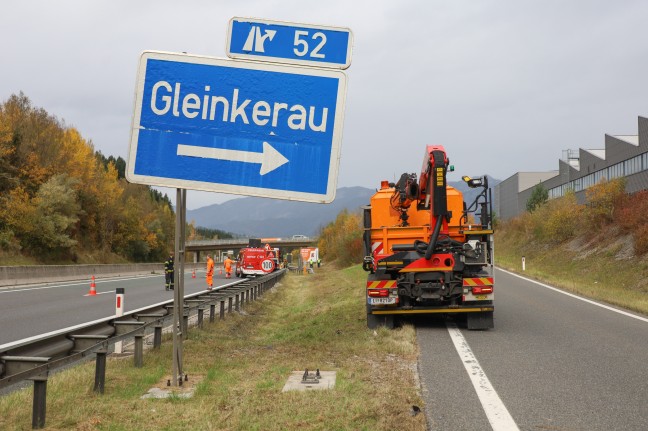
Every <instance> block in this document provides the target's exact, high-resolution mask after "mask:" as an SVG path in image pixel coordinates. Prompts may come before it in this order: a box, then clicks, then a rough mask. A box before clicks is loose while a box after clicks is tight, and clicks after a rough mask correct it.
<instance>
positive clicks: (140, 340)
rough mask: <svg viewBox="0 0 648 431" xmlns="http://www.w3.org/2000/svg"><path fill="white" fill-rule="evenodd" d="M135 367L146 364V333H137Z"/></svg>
mask: <svg viewBox="0 0 648 431" xmlns="http://www.w3.org/2000/svg"><path fill="white" fill-rule="evenodd" d="M133 356H134V360H135V368H142V367H143V366H144V334H137V335H135V354H134V355H133Z"/></svg>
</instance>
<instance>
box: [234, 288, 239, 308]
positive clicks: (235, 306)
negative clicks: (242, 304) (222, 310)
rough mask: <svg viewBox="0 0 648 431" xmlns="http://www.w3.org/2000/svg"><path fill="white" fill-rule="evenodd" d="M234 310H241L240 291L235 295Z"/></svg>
mask: <svg viewBox="0 0 648 431" xmlns="http://www.w3.org/2000/svg"><path fill="white" fill-rule="evenodd" d="M234 310H236V312H237V313H238V312H239V311H240V308H239V294H238V293H237V294H236V295H234Z"/></svg>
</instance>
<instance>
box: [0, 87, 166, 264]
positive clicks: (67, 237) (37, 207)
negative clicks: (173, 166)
mask: <svg viewBox="0 0 648 431" xmlns="http://www.w3.org/2000/svg"><path fill="white" fill-rule="evenodd" d="M124 169H125V161H124V160H123V159H121V158H117V159H115V158H114V157H112V156H111V157H109V158H106V157H104V156H103V155H102V154H101V153H98V152H95V150H94V148H93V146H92V143H91V142H89V141H87V140H86V139H84V138H83V137H82V136H81V134H80V133H79V132H78V131H77V130H76V129H74V128H72V127H68V126H66V125H65V124H63V123H62V122H61V121H59V120H58V119H57V118H56V117H54V116H52V115H49V114H48V113H47V112H46V111H45V110H43V109H40V108H35V107H33V106H32V105H31V102H30V100H29V99H28V98H27V97H26V96H25V95H23V94H22V93H21V94H19V95H13V96H11V97H10V98H9V99H8V100H7V101H5V102H4V103H3V104H1V105H0V250H1V251H2V252H3V253H5V254H7V253H9V254H12V253H24V254H26V255H29V256H32V257H34V258H36V259H37V260H39V259H40V260H45V261H77V260H78V259H79V257H80V256H95V258H94V260H101V259H102V258H101V256H104V257H105V256H109V255H116V256H120V257H121V258H122V259H126V260H133V261H160V260H162V259H163V258H164V256H166V253H167V252H168V250H169V249H170V248H171V247H172V244H173V239H174V235H173V231H174V218H175V217H174V214H173V210H172V208H171V205H170V202H169V200H168V198H167V197H166V196H164V197H162V196H161V195H160V194H159V192H156V191H154V190H151V189H150V188H149V187H147V186H141V185H134V184H129V183H127V182H126V180H125V179H124V176H123V173H124ZM92 259H93V258H90V260H92Z"/></svg>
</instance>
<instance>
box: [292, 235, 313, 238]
mask: <svg viewBox="0 0 648 431" xmlns="http://www.w3.org/2000/svg"><path fill="white" fill-rule="evenodd" d="M292 239H309V238H308V237H307V236H306V235H293V236H292Z"/></svg>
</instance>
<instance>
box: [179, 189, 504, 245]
mask: <svg viewBox="0 0 648 431" xmlns="http://www.w3.org/2000/svg"><path fill="white" fill-rule="evenodd" d="M488 180H489V185H490V186H491V188H492V187H494V186H495V185H496V184H498V183H499V182H500V181H499V180H496V179H493V178H491V177H489V179H488ZM449 184H450V185H451V186H453V187H455V188H457V189H458V190H460V191H461V192H462V193H464V200H465V201H466V202H467V203H468V204H470V203H471V202H472V201H473V200H474V198H475V197H476V195H477V193H478V192H479V190H480V189H471V188H468V186H467V185H466V184H465V183H463V182H461V181H459V182H450V183H449ZM375 192H376V191H375V190H374V189H369V188H365V187H342V188H339V189H337V193H336V196H335V200H334V201H333V202H332V203H330V204H317V203H310V202H296V201H285V200H279V199H267V198H257V197H244V198H237V199H232V200H230V201H227V202H224V203H222V204H214V205H209V206H205V207H202V208H198V209H195V210H187V221H189V222H191V221H193V222H195V225H196V226H201V227H206V228H211V229H219V230H223V231H226V232H231V233H233V234H236V235H240V236H244V237H252V238H255V237H260V238H269V237H284V238H285V237H291V236H292V235H308V236H315V235H318V233H319V231H320V230H321V228H323V227H324V226H326V225H327V224H329V223H330V222H332V221H333V220H335V218H336V217H337V215H338V214H339V213H340V212H341V211H342V210H345V209H346V210H347V211H349V212H354V211H360V208H361V207H362V206H363V205H368V204H369V199H370V198H371V196H372V195H373V194H374V193H375Z"/></svg>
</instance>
